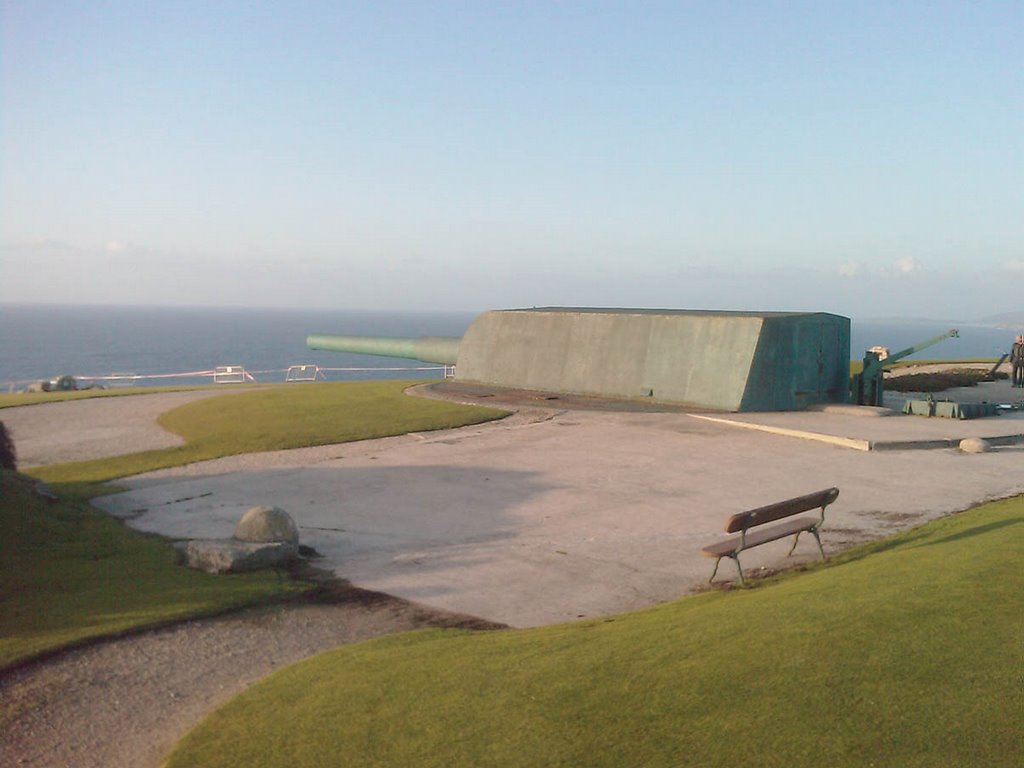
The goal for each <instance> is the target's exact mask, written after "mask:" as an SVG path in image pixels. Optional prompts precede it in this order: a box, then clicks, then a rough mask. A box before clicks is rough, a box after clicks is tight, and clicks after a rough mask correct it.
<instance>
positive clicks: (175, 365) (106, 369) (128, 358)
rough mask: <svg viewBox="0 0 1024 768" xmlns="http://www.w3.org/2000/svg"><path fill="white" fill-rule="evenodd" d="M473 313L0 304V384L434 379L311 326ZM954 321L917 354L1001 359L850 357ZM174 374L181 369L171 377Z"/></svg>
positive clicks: (855, 347) (948, 349)
mask: <svg viewBox="0 0 1024 768" xmlns="http://www.w3.org/2000/svg"><path fill="white" fill-rule="evenodd" d="M477 314H479V313H478V312H475V311H468V310H467V311H461V312H444V311H437V312H424V311H419V312H408V311H401V310H392V311H384V310H381V311H372V310H365V311H354V310H330V309H277V308H259V307H249V308H211V307H140V306H85V305H82V306H71V305H38V304H36V305H30V304H23V305H22V304H4V305H0V391H9V390H12V389H19V388H24V387H25V386H27V385H28V384H29V383H31V382H34V381H39V380H45V379H55V378H58V377H60V376H65V375H71V376H75V377H76V378H83V379H91V378H97V377H102V376H108V375H111V374H115V373H118V374H124V373H130V374H135V375H139V376H145V377H157V376H162V377H167V378H152V379H149V378H146V379H141V380H139V381H138V385H140V386H143V385H154V384H196V383H210V382H211V381H212V379H211V378H210V377H208V376H205V377H204V376H187V375H184V374H189V373H196V372H205V371H211V370H213V369H214V368H216V367H217V366H224V365H233V366H243V367H244V368H245V369H246V370H247V371H248V372H249V373H250V374H252V375H253V377H254V378H255V379H256V380H257V381H264V382H270V381H284V378H285V371H286V370H287V369H288V367H289V366H294V365H316V366H319V367H320V368H322V369H332V370H327V371H325V375H326V378H327V379H328V380H360V379H364V380H365V379H420V378H440V377H442V376H443V366H437V365H432V364H428V363H420V362H418V361H415V360H404V359H394V358H383V357H376V356H370V355H353V354H348V353H341V352H327V351H319V350H318V351H313V350H309V349H307V348H306V336H308V335H310V334H316V333H327V334H345V335H367V336H412V337H416V336H461V335H462V334H463V333H465V331H466V329H467V328H468V327H469V325H470V323H472V321H473V319H474V318H475V317H476V316H477ZM953 327H957V328H958V329H959V331H960V337H959V338H956V339H948V340H946V341H943V342H941V343H939V344H936V345H934V346H932V347H929V348H928V349H927V350H923V351H922V352H921V353H920V354H918V355H916V356H917V357H921V358H931V359H933V358H942V359H951V360H957V359H971V358H997V357H999V356H1000V355H1001V354H1003V353H1004V352H1007V351H1009V348H1010V345H1011V344H1012V342H1013V336H1014V334H1015V332H1014V331H1012V330H1008V329H1006V328H1000V327H996V326H994V325H983V324H963V323H960V324H957V323H955V322H951V321H946V322H944V321H940V320H920V319H909V318H908V319H899V318H886V319H884V320H857V319H853V320H852V323H851V346H850V356H851V359H855V360H859V359H860V358H861V357H862V356H863V354H864V350H866V349H868V348H869V347H871V346H875V345H881V346H886V347H889V348H890V349H891V350H892V351H893V352H896V351H899V350H902V349H905V348H907V347H910V346H913V345H916V344H919V343H921V342H923V341H925V340H927V339H930V338H934V337H935V336H937V335H939V334H941V333H944V332H945V331H947V330H949V329H950V328H953ZM175 374H182V375H179V376H174V375H175Z"/></svg>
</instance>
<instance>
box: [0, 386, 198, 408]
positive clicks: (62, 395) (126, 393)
mask: <svg viewBox="0 0 1024 768" xmlns="http://www.w3.org/2000/svg"><path fill="white" fill-rule="evenodd" d="M209 388H212V387H207V386H195V387H188V386H170V387H122V388H118V389H77V390H68V391H57V392H0V408H17V407H19V406H22V405H44V404H46V403H62V402H64V401H65V400H92V399H94V398H97V397H130V396H132V395H158V394H161V393H163V392H190V391H192V390H196V389H209Z"/></svg>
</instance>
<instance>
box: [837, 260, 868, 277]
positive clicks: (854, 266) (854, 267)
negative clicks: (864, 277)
mask: <svg viewBox="0 0 1024 768" xmlns="http://www.w3.org/2000/svg"><path fill="white" fill-rule="evenodd" d="M863 272H864V265H863V264H861V263H860V262H859V261H848V262H846V263H845V264H843V265H842V266H840V267H839V274H840V275H842V276H843V277H856V276H857V275H859V274H862V273H863Z"/></svg>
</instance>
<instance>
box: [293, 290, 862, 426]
mask: <svg viewBox="0 0 1024 768" xmlns="http://www.w3.org/2000/svg"><path fill="white" fill-rule="evenodd" d="M306 343H307V345H308V346H309V347H310V348H311V349H324V350H331V351H337V352H355V353H359V354H369V355H383V356H386V357H402V358H410V359H414V360H424V361H427V362H437V363H444V364H446V365H455V364H457V368H456V373H455V377H456V379H457V380H460V381H466V382H474V383H480V384H486V385H492V386H497V387H507V388H516V389H533V390H540V391H546V392H558V393H565V394H578V395H593V396H598V397H612V398H627V399H628V398H651V399H654V400H658V401H663V402H669V403H683V404H689V405H695V406H699V407H702V408H710V409H717V410H725V411H781V410H794V409H800V408H806V407H808V406H810V405H815V404H818V403H842V402H846V399H847V397H848V395H849V384H848V379H849V360H850V321H849V319H848V318H845V317H840V316H838V315H831V314H827V313H822V312H812V313H801V312H766V313H758V312H712V311H705V310H654V309H597V308H566V307H550V308H543V309H520V310H502V311H495V312H485V313H483V314H482V315H480V316H478V317H477V318H476V319H475V320H474V321H473V323H472V325H471V326H470V327H469V330H468V331H467V332H466V335H465V336H463V337H462V339H461V340H459V339H453V338H445V337H441V338H438V337H433V338H425V339H405V338H375V337H366V336H327V335H320V336H310V337H309V338H308V339H307V340H306Z"/></svg>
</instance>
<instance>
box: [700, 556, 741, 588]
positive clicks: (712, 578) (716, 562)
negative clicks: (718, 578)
mask: <svg viewBox="0 0 1024 768" xmlns="http://www.w3.org/2000/svg"><path fill="white" fill-rule="evenodd" d="M730 557H731V559H732V561H733V562H734V563H736V571H737V572H738V573H739V575H740V584H744V583H745V582H744V581H743V569H742V568H740V559H739V558H738V557H732V556H730ZM721 562H722V558H718V559H717V560H715V570H713V571H712V572H711V578H710V579H708V584H710V583H711V582H713V581H714V580H715V574H716V573H718V565H719V563H721Z"/></svg>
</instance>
